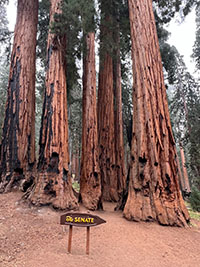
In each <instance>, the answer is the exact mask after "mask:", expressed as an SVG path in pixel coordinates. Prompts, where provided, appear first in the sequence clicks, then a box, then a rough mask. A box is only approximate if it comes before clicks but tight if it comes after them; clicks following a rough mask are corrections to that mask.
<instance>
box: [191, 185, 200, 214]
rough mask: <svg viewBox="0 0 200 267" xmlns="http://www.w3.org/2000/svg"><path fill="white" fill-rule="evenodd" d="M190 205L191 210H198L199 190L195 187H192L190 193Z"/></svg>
mask: <svg viewBox="0 0 200 267" xmlns="http://www.w3.org/2000/svg"><path fill="white" fill-rule="evenodd" d="M190 205H191V208H192V209H193V211H198V212H200V191H199V190H198V189H197V188H196V187H193V188H192V192H191V195H190Z"/></svg>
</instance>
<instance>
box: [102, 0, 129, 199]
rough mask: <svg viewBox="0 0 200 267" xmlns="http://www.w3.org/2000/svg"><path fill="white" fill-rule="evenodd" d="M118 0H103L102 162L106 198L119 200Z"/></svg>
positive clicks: (121, 166)
mask: <svg viewBox="0 0 200 267" xmlns="http://www.w3.org/2000/svg"><path fill="white" fill-rule="evenodd" d="M118 2H119V1H117V3H115V5H114V3H113V1H105V0H101V1H100V7H101V25H100V70H99V87H98V135H99V149H100V151H99V163H100V170H101V179H102V191H103V198H104V200H108V201H118V200H119V198H120V196H121V193H122V191H123V188H124V180H125V179H124V177H125V170H124V169H125V167H124V148H123V137H122V136H123V133H122V100H121V62H120V38H119V36H120V32H119V23H118V20H119V18H118V13H119V10H118V4H119V3H118ZM115 22H117V24H115ZM115 45H116V46H115Z"/></svg>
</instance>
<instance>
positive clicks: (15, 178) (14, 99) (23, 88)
mask: <svg viewBox="0 0 200 267" xmlns="http://www.w3.org/2000/svg"><path fill="white" fill-rule="evenodd" d="M37 20H38V0H33V1H29V0H18V6H17V21H16V25H15V33H14V43H13V49H12V55H11V65H10V74H9V83H8V96H7V104H6V112H5V120H4V125H3V135H2V144H1V154H0V155H1V157H0V158H1V170H0V172H1V178H0V182H1V183H0V191H1V192H3V191H9V190H11V189H12V188H13V187H18V186H19V185H20V183H21V181H22V180H23V179H24V178H27V177H28V176H29V175H30V172H32V171H33V168H34V164H35V59H36V33H37ZM29 178H30V177H29Z"/></svg>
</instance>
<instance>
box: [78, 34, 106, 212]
mask: <svg viewBox="0 0 200 267" xmlns="http://www.w3.org/2000/svg"><path fill="white" fill-rule="evenodd" d="M86 49H87V50H86V52H85V53H86V56H85V58H84V69H83V72H84V74H83V123H82V125H83V126H82V127H83V130H82V157H81V177H80V194H81V200H82V202H83V204H84V206H85V207H87V208H89V209H91V210H96V209H98V208H101V207H102V204H101V176H100V169H99V159H98V156H99V155H98V151H99V149H98V135H97V109H96V70H95V34H94V32H89V33H88V34H87V36H86Z"/></svg>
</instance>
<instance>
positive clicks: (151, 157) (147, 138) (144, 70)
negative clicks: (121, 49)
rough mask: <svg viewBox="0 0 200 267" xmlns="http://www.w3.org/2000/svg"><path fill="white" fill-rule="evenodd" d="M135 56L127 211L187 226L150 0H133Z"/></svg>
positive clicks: (137, 217) (128, 214) (132, 217)
mask: <svg viewBox="0 0 200 267" xmlns="http://www.w3.org/2000/svg"><path fill="white" fill-rule="evenodd" d="M129 16H130V26H131V41H132V59H133V80H134V86H133V107H134V112H133V129H132V145H131V166H130V167H131V169H130V182H129V192H128V199H127V202H126V205H125V208H124V216H125V217H126V218H127V219H128V220H134V221H140V220H142V221H158V222H159V223H160V224H162V225H171V226H185V225H187V222H188V221H189V214H188V211H187V209H186V207H185V204H184V202H183V199H182V196H181V192H180V188H179V183H178V170H177V162H176V148H175V142H174V138H173V134H172V128H171V123H170V117H169V110H168V104H167V97H166V89H165V85H164V78H163V71H162V62H161V56H160V51H159V43H158V38H157V33H156V25H155V20H154V15H153V8H152V1H151V0H143V1H140V0H129Z"/></svg>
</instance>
